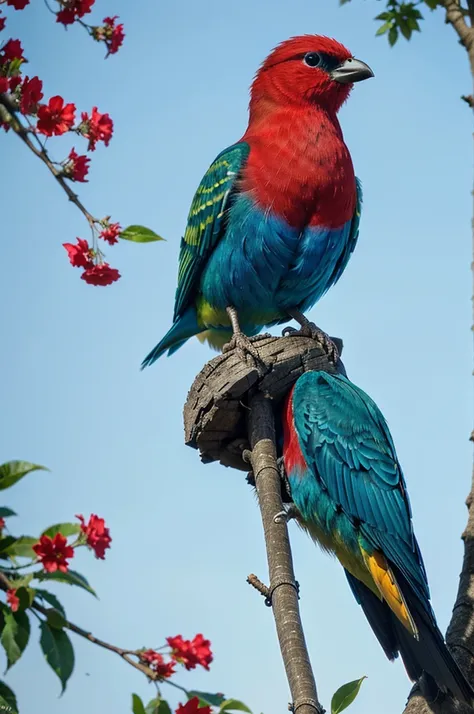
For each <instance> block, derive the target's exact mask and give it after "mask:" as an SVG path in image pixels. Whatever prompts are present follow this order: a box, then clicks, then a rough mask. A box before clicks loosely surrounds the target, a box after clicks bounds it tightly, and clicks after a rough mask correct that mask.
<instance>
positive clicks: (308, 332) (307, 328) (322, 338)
mask: <svg viewBox="0 0 474 714" xmlns="http://www.w3.org/2000/svg"><path fill="white" fill-rule="evenodd" d="M282 335H283V337H289V336H290V335H291V337H311V339H313V340H315V341H316V342H319V344H320V345H321V347H322V348H323V350H324V351H325V352H326V354H327V356H328V358H329V359H330V360H331V362H333V363H334V364H336V363H337V361H338V359H339V351H338V349H337V347H336V345H335V343H334V342H333V341H332V340H331V338H330V337H329V335H328V334H326V332H324V330H321V329H320V328H319V327H318V326H317V325H315V324H314V322H308V323H306V324H305V325H302V326H301V327H300V328H299V329H296V328H295V327H290V326H288V327H285V328H284V330H283V331H282Z"/></svg>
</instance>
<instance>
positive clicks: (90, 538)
mask: <svg viewBox="0 0 474 714" xmlns="http://www.w3.org/2000/svg"><path fill="white" fill-rule="evenodd" d="M76 518H79V520H80V521H81V531H82V532H83V533H84V535H85V537H86V542H87V545H88V546H89V547H90V548H92V550H93V551H94V553H95V557H96V558H100V559H101V560H104V558H105V551H106V550H107V548H110V544H111V542H112V538H111V537H110V531H109V529H108V528H107V527H106V525H105V521H104V519H103V518H99V516H96V515H95V514H94V513H92V515H91V517H90V518H89V522H88V523H86V522H85V520H84V516H76Z"/></svg>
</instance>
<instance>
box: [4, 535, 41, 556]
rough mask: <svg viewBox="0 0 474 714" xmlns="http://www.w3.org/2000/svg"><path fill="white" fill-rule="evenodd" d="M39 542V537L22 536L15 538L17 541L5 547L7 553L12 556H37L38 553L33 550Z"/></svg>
mask: <svg viewBox="0 0 474 714" xmlns="http://www.w3.org/2000/svg"><path fill="white" fill-rule="evenodd" d="M37 542H38V538H33V537H32V536H20V537H19V538H16V539H15V542H14V543H12V544H11V545H9V546H8V547H7V548H5V554H6V555H8V556H10V557H15V556H16V557H20V558H36V553H35V551H34V550H33V547H32V546H34V545H35V543H37Z"/></svg>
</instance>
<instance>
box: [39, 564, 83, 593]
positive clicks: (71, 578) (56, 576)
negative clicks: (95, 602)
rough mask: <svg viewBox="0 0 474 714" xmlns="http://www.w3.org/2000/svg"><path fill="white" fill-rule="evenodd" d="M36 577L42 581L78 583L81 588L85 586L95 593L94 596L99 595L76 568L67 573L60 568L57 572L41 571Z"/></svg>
mask: <svg viewBox="0 0 474 714" xmlns="http://www.w3.org/2000/svg"><path fill="white" fill-rule="evenodd" d="M35 578H37V579H38V580H42V581H43V580H56V581H58V582H60V583H67V584H68V585H77V586H78V587H79V588H83V589H84V590H87V592H88V593H90V594H91V595H94V597H97V595H96V593H95V590H93V589H92V588H91V586H90V585H89V583H88V581H87V580H86V579H85V577H84V576H83V575H81V574H80V573H77V572H76V571H75V570H68V571H67V573H60V572H59V570H56V572H55V573H47V572H45V571H41V572H39V573H35Z"/></svg>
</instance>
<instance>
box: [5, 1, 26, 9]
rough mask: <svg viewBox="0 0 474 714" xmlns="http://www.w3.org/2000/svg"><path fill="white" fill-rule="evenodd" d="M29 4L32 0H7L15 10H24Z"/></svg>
mask: <svg viewBox="0 0 474 714" xmlns="http://www.w3.org/2000/svg"><path fill="white" fill-rule="evenodd" d="M29 4H30V0H7V5H12V6H13V7H14V8H15V10H24V9H25V7H26V6H27V5H29Z"/></svg>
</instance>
